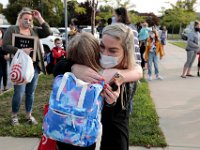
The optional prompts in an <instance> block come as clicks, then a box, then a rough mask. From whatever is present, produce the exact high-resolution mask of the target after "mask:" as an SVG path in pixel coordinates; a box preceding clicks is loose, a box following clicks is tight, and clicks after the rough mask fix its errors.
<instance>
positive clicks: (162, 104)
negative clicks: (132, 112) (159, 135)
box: [136, 44, 200, 150]
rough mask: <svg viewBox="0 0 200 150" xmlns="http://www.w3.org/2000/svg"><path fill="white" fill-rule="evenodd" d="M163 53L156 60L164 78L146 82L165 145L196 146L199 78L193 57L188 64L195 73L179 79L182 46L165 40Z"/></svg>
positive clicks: (172, 148) (184, 149) (173, 148)
mask: <svg viewBox="0 0 200 150" xmlns="http://www.w3.org/2000/svg"><path fill="white" fill-rule="evenodd" d="M165 53H166V55H165V57H164V58H163V60H161V61H160V72H161V75H162V76H163V77H164V80H163V81H158V80H153V81H151V82H149V86H150V90H151V96H152V98H153V100H154V102H155V105H156V110H157V113H158V115H159V117H160V127H161V128H162V131H163V132H164V135H165V137H166V140H167V143H168V145H169V147H167V148H165V149H166V150H197V149H198V150H199V149H200V140H199V139H200V118H199V116H200V91H199V90H200V86H199V85H200V78H199V77H196V74H197V60H196V61H195V62H194V64H193V66H194V67H193V68H192V74H193V75H195V77H187V78H186V79H183V78H181V77H180V75H181V73H182V68H183V65H184V63H185V61H186V52H185V50H184V49H181V48H178V47H176V46H174V45H172V44H168V45H167V46H166V47H165ZM136 150H137V149H136ZM138 150H142V149H138Z"/></svg>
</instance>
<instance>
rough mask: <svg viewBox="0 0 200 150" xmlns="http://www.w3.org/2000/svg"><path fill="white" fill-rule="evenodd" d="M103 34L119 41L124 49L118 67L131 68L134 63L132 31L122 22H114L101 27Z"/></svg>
mask: <svg viewBox="0 0 200 150" xmlns="http://www.w3.org/2000/svg"><path fill="white" fill-rule="evenodd" d="M105 34H107V35H109V36H112V37H114V38H116V39H118V40H120V41H121V46H122V48H123V50H124V58H123V59H122V61H121V63H120V64H119V68H118V69H127V68H129V69H130V68H133V67H134V65H135V64H136V61H135V49H134V35H133V31H132V30H131V29H130V28H129V27H128V26H126V25H124V24H122V23H114V24H111V25H108V26H106V27H105V28H104V29H103V32H102V35H105Z"/></svg>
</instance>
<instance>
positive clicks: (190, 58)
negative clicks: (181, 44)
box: [181, 21, 200, 78]
mask: <svg viewBox="0 0 200 150" xmlns="http://www.w3.org/2000/svg"><path fill="white" fill-rule="evenodd" d="M199 50H200V22H199V21H195V22H194V31H193V32H191V33H190V34H189V36H188V41H187V46H186V52H187V60H186V62H185V64H184V67H183V72H182V75H181V77H182V78H186V76H187V77H194V75H192V74H191V68H192V64H193V63H194V60H195V58H196V55H197V52H198V51H199Z"/></svg>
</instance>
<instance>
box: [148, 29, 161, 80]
mask: <svg viewBox="0 0 200 150" xmlns="http://www.w3.org/2000/svg"><path fill="white" fill-rule="evenodd" d="M158 54H160V59H162V57H163V55H164V51H163V48H162V46H161V43H160V41H159V39H158V35H157V33H156V31H151V32H150V37H149V38H148V40H147V46H146V50H145V60H146V61H147V62H148V80H149V81H151V80H152V63H153V64H154V68H155V75H156V79H160V80H162V79H163V77H161V76H160V75H159V68H158V56H157V55H158Z"/></svg>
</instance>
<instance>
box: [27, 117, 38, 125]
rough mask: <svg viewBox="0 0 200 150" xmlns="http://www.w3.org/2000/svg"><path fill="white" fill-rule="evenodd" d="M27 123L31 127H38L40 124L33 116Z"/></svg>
mask: <svg viewBox="0 0 200 150" xmlns="http://www.w3.org/2000/svg"><path fill="white" fill-rule="evenodd" d="M27 122H28V124H30V125H36V124H38V122H37V121H36V120H35V118H34V117H33V116H30V117H29V118H28V119H27Z"/></svg>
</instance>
